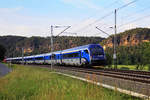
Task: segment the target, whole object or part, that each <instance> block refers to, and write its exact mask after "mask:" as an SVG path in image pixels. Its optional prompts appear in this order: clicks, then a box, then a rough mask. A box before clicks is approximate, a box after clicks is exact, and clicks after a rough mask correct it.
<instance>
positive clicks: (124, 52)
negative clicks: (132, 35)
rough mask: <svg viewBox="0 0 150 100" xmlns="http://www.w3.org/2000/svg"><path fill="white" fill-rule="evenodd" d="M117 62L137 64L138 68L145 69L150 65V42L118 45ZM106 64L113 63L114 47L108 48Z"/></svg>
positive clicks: (120, 63)
mask: <svg viewBox="0 0 150 100" xmlns="http://www.w3.org/2000/svg"><path fill="white" fill-rule="evenodd" d="M116 50H117V64H119V65H136V69H143V68H144V66H146V65H148V66H150V42H143V43H140V44H138V45H135V46H118V47H117V49H116ZM105 53H106V58H107V61H106V64H107V65H109V66H111V65H112V63H113V57H112V56H113V48H109V47H108V48H106V50H105Z"/></svg>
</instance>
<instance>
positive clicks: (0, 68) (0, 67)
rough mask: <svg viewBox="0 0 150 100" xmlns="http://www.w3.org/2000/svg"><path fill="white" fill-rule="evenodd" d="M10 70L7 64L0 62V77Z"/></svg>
mask: <svg viewBox="0 0 150 100" xmlns="http://www.w3.org/2000/svg"><path fill="white" fill-rule="evenodd" d="M10 71H11V69H9V68H8V67H7V66H5V65H4V64H2V63H0V77H2V76H4V75H6V74H8V73H9V72H10Z"/></svg>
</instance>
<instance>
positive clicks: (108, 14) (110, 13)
mask: <svg viewBox="0 0 150 100" xmlns="http://www.w3.org/2000/svg"><path fill="white" fill-rule="evenodd" d="M137 1H138V0H134V1H131V2H129V3H127V4H125V5H123V6H121V7H119V8H117V9H116V10H117V11H118V10H121V9H123V8H125V7H127V6H129V5H130V4H133V3H135V2H137ZM113 13H114V11H111V12H109V13H107V14H106V15H104V16H103V17H101V18H99V19H97V20H95V21H94V22H92V23H90V24H88V25H86V26H85V27H83V28H81V29H79V30H77V32H80V31H82V30H83V29H85V28H87V27H89V26H92V25H93V24H95V23H97V22H99V21H101V20H103V19H105V18H106V17H108V16H110V15H112V14H113Z"/></svg>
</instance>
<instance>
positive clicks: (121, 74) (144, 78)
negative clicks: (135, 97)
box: [54, 66, 150, 84]
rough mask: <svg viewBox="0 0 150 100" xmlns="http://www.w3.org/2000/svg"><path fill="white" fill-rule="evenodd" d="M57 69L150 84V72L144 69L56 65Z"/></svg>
mask: <svg viewBox="0 0 150 100" xmlns="http://www.w3.org/2000/svg"><path fill="white" fill-rule="evenodd" d="M54 68H55V69H57V70H67V71H74V72H81V73H87V74H95V75H103V76H108V77H113V78H119V79H125V80H131V81H135V82H141V83H148V84H150V72H144V71H131V70H130V71H127V70H113V69H93V68H76V67H63V66H60V67H58V66H57V67H54Z"/></svg>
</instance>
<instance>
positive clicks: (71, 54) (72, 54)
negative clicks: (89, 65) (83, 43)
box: [63, 53, 79, 58]
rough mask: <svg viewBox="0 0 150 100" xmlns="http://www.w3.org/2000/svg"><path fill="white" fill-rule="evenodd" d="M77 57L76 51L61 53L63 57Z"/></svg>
mask: <svg viewBox="0 0 150 100" xmlns="http://www.w3.org/2000/svg"><path fill="white" fill-rule="evenodd" d="M75 57H79V54H78V53H70V54H63V58H75Z"/></svg>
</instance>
